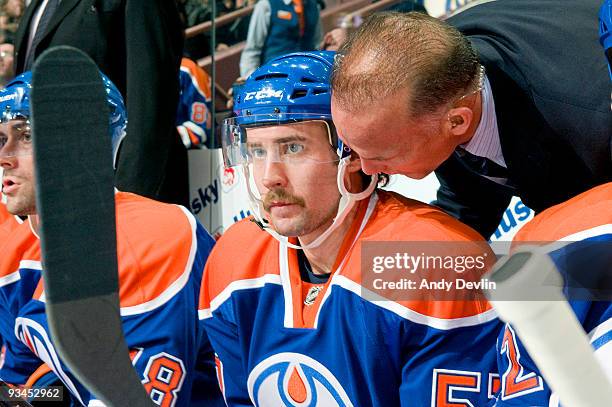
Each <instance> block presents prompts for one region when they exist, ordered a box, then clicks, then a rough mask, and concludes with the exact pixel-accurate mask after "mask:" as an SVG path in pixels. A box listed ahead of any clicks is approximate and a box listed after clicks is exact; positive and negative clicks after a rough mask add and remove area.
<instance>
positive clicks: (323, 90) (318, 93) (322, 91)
mask: <svg viewBox="0 0 612 407" xmlns="http://www.w3.org/2000/svg"><path fill="white" fill-rule="evenodd" d="M321 93H327V89H314V90H313V91H312V94H313V95H320V94H321Z"/></svg>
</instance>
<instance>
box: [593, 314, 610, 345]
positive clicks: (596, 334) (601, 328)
mask: <svg viewBox="0 0 612 407" xmlns="http://www.w3.org/2000/svg"><path fill="white" fill-rule="evenodd" d="M610 331H612V319H608V320H607V321H604V322H602V323H601V324H599V325H598V326H596V327H595V328H594V329H593V330H591V332H589V340H590V341H591V342H595V341H596V340H598V339H599V338H601V337H602V336H604V335H605V334H607V333H608V332H610Z"/></svg>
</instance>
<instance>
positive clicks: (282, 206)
mask: <svg viewBox="0 0 612 407" xmlns="http://www.w3.org/2000/svg"><path fill="white" fill-rule="evenodd" d="M297 207H299V205H298V204H296V203H294V202H283V201H278V202H276V201H275V202H270V204H269V205H267V208H265V209H266V212H268V213H270V214H274V215H275V216H280V217H283V216H289V215H291V214H295V213H294V212H293V211H294V209H295V208H297Z"/></svg>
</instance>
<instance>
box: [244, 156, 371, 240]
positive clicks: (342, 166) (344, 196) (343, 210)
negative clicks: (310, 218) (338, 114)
mask: <svg viewBox="0 0 612 407" xmlns="http://www.w3.org/2000/svg"><path fill="white" fill-rule="evenodd" d="M349 160H350V157H345V158H342V159H341V160H340V162H339V163H338V177H337V183H338V190H339V191H340V195H341V197H340V202H339V204H338V212H337V214H336V217H335V218H334V221H333V222H332V224H331V225H330V226H329V227H328V228H327V229H326V230H325V232H323V233H321V235H319V236H318V237H317V238H316V239H315V240H313V241H312V242H310V243H308V244H305V245H295V244H293V243H290V242H289V239H288V238H287V237H286V236H282V235H280V234H279V233H278V232H276V231H275V230H274V229H273V228H272V227H271V226H270V225H269V222H268V221H267V220H265V219H264V218H263V217H262V216H261V213H260V208H261V205H262V201H261V199H259V198H258V197H257V196H255V194H254V193H253V190H252V189H251V182H250V172H249V169H248V165H245V166H244V172H245V177H246V180H247V190H248V193H249V198H250V201H251V202H250V203H251V210H252V212H253V216H254V217H255V223H257V225H258V226H259V227H260V228H262V229H263V230H265V231H266V232H268V233H269V234H270V235H272V237H274V238H275V239H276V240H278V241H279V242H281V243H284V244H286V245H287V246H288V247H291V248H293V249H314V248H315V247H319V246H320V245H321V243H323V242H324V241H325V239H327V238H328V237H329V236H330V235H331V234H332V233H333V232H334V231H335V230H336V229H338V227H339V226H340V225H341V224H342V222H344V220H345V219H346V217H347V215H348V214H349V213H350V212H351V210H352V209H353V208H354V207H355V204H356V203H357V201H361V200H363V199H365V198H368V197H369V196H370V195H372V193H373V192H374V190H375V189H376V185H377V184H378V174H374V175H372V177H371V180H370V184H369V185H368V187H367V188H366V189H365V190H364V191H362V192H359V193H357V194H354V193H351V192H349V191H348V190H347V189H346V186H345V185H344V175H345V174H346V167H347V165H348V163H349Z"/></svg>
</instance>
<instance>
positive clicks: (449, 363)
mask: <svg viewBox="0 0 612 407" xmlns="http://www.w3.org/2000/svg"><path fill="white" fill-rule="evenodd" d="M332 60H333V53H331V52H309V53H295V54H289V55H286V56H283V57H279V58H276V59H274V60H272V61H271V62H269V63H268V64H266V65H264V66H263V67H261V68H259V69H257V70H256V71H255V72H254V73H253V74H252V75H251V76H250V78H249V79H248V80H247V81H246V83H245V85H244V87H243V88H242V91H241V92H240V94H238V95H236V96H237V97H236V104H235V106H234V113H235V115H236V117H234V118H231V119H228V120H226V122H225V123H224V127H223V129H222V133H223V149H224V158H225V160H226V165H242V167H243V169H244V172H245V175H246V176H247V177H248V178H247V179H246V181H247V183H248V184H249V185H250V187H249V189H250V194H251V199H252V200H253V210H254V212H255V213H256V215H255V219H254V220H255V222H250V221H248V220H243V221H241V222H238V223H237V224H235V225H233V226H232V227H231V228H229V229H228V231H227V232H226V233H225V234H224V235H223V236H222V237H221V238H220V240H219V241H218V242H217V244H216V246H215V248H214V250H213V252H212V253H211V256H210V258H209V261H208V263H207V265H206V269H205V272H204V280H203V284H202V291H201V296H200V310H199V314H200V319H201V321H202V323H203V325H204V326H205V328H206V332H207V334H208V336H209V338H210V340H211V343H212V345H213V349H214V350H215V352H216V355H217V359H218V360H217V372H218V379H219V383H220V387H221V388H222V391H223V393H224V396H225V400H226V402H227V404H228V405H230V406H238V405H240V406H246V405H256V406H296V405H308V406H325V407H327V406H385V407H388V406H399V405H414V406H448V405H457V404H452V403H454V402H455V403H456V402H459V400H461V402H462V403H465V405H474V406H482V405H485V404H486V403H487V402H488V399H489V395H490V394H492V392H491V389H490V388H488V386H489V384H490V383H491V376H490V374H491V372H493V370H492V369H494V360H493V359H494V355H493V353H494V345H495V336H496V335H497V333H498V332H499V329H500V326H501V325H500V323H499V321H498V320H497V319H496V317H495V314H494V313H493V312H492V310H491V308H490V306H489V305H488V304H487V303H486V302H485V301H479V300H473V301H462V300H461V299H460V298H461V294H459V293H457V292H455V291H453V290H451V293H450V294H449V297H447V298H448V299H454V300H455V301H451V300H449V301H410V300H402V299H401V298H399V299H395V300H390V299H384V298H380V297H376V298H374V297H372V296H369V295H368V293H370V294H371V292H370V291H369V289H368V288H366V284H365V283H364V282H363V281H365V279H366V273H367V272H364V273H363V274H362V273H361V268H360V266H361V265H362V264H363V263H365V262H366V258H365V255H363V253H365V252H363V251H362V250H364V248H365V243H366V242H374V241H385V242H389V241H427V242H430V244H432V245H434V246H435V245H440V246H442V245H444V243H445V242H446V243H448V242H452V243H453V244H456V245H461V244H463V245H464V247H467V252H468V253H474V252H479V253H482V252H483V250H484V251H485V252H486V253H487V254H485V256H487V255H489V254H490V255H492V253H490V252H489V249H488V246H487V247H486V248H483V246H482V245H479V244H477V243H476V242H477V241H481V240H482V238H481V237H480V236H479V235H478V234H477V233H475V232H474V231H473V230H471V229H470V228H469V227H467V226H465V225H463V224H461V223H459V222H458V221H457V220H455V219H453V218H451V217H450V216H447V215H446V214H444V213H443V212H441V211H439V210H437V209H435V208H433V207H431V206H429V205H426V204H423V203H420V202H417V201H413V200H410V199H407V198H404V197H401V196H399V195H397V194H395V193H391V192H385V191H382V190H378V189H376V184H377V178H376V177H369V176H365V174H363V173H362V172H361V171H360V164H359V160H358V158H357V157H355V156H353V155H351V153H350V150H348V149H346V148H344V147H343V146H342V145H341V144H340V145H338V139H337V137H336V134H335V130H334V126H333V123H332V121H331V115H330V93H329V92H330V86H329V75H330V71H331V67H332ZM336 147H338V149H337V150H336ZM262 228H263V229H264V230H265V231H263V230H262ZM266 231H267V232H269V233H266ZM362 256H363V257H362ZM453 273H454V271H453V270H451V271H450V274H453ZM469 403H471V404H469Z"/></svg>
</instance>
